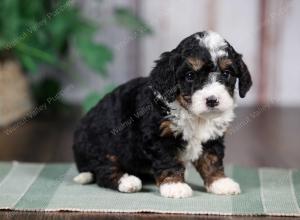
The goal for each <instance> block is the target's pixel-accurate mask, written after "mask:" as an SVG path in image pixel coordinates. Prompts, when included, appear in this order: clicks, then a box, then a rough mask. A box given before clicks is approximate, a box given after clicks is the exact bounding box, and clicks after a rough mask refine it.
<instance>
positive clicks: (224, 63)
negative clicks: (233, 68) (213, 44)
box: [218, 58, 232, 70]
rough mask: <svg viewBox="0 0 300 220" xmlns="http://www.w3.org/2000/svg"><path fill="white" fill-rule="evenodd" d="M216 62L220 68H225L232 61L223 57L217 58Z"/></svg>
mask: <svg viewBox="0 0 300 220" xmlns="http://www.w3.org/2000/svg"><path fill="white" fill-rule="evenodd" d="M218 64H219V67H220V69H221V70H225V69H226V68H227V67H228V66H230V65H231V64H232V61H231V59H229V58H223V59H220V60H219V62H218Z"/></svg>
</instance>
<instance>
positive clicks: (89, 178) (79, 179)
mask: <svg viewBox="0 0 300 220" xmlns="http://www.w3.org/2000/svg"><path fill="white" fill-rule="evenodd" d="M73 180H74V182H76V183H79V184H82V185H84V184H88V183H91V182H93V180H94V177H93V174H92V173H90V172H83V173H79V175H78V176H75V177H74V179H73Z"/></svg>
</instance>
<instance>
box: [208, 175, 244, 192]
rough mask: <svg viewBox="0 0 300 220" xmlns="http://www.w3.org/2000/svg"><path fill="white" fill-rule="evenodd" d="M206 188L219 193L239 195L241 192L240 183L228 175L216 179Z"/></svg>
mask: <svg viewBox="0 0 300 220" xmlns="http://www.w3.org/2000/svg"><path fill="white" fill-rule="evenodd" d="M206 189H207V191H208V192H211V193H214V194H218V195H237V194H240V193H241V189H240V185H239V184H238V183H236V182H235V181H233V180H232V179H230V178H228V177H224V178H220V179H218V180H215V181H214V182H212V183H211V184H210V185H209V186H208V187H206Z"/></svg>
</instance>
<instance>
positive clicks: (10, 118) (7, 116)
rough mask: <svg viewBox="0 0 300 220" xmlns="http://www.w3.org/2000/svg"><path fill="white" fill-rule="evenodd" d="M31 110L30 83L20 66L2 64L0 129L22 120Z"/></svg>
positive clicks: (11, 62) (8, 62) (9, 62)
mask: <svg viewBox="0 0 300 220" xmlns="http://www.w3.org/2000/svg"><path fill="white" fill-rule="evenodd" d="M31 109H32V101H31V96H30V91H29V86H28V81H27V79H26V77H25V76H24V74H23V72H22V71H21V68H20V66H19V64H18V63H17V62H15V61H12V60H8V61H5V62H0V127H4V126H6V125H9V124H11V123H13V122H15V121H17V120H18V119H21V118H22V117H24V116H25V115H26V113H28V112H29V111H30V110H31Z"/></svg>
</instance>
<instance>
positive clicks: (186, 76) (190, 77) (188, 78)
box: [185, 72, 194, 82]
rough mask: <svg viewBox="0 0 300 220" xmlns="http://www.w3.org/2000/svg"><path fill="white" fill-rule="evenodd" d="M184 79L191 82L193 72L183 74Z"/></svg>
mask: <svg viewBox="0 0 300 220" xmlns="http://www.w3.org/2000/svg"><path fill="white" fill-rule="evenodd" d="M185 80H186V81H187V82H193V81H194V74H193V73H192V72H188V73H187V74H186V75H185Z"/></svg>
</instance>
